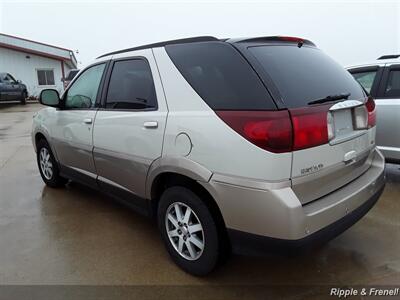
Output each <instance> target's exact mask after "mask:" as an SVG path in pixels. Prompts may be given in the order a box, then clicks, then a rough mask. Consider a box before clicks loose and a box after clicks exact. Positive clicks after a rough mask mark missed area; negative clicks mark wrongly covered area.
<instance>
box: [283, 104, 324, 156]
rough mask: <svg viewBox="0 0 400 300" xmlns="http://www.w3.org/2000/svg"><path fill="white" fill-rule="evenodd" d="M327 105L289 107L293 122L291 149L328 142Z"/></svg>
mask: <svg viewBox="0 0 400 300" xmlns="http://www.w3.org/2000/svg"><path fill="white" fill-rule="evenodd" d="M328 110H329V105H323V106H316V107H305V108H294V109H290V115H291V117H292V123H293V136H294V139H293V150H294V151H295V150H301V149H306V148H311V147H315V146H319V145H323V144H326V143H328V141H329V139H328V126H327V125H328V117H329V115H328Z"/></svg>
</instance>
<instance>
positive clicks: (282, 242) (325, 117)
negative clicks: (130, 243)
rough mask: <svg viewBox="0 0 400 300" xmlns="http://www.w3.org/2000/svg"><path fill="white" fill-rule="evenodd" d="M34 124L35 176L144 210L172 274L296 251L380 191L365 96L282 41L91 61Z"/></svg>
mask: <svg viewBox="0 0 400 300" xmlns="http://www.w3.org/2000/svg"><path fill="white" fill-rule="evenodd" d="M40 101H41V103H42V104H44V105H48V106H51V107H50V108H46V109H43V110H41V111H40V112H39V113H38V114H37V115H36V116H35V117H34V120H33V131H32V139H33V144H34V147H35V150H36V152H37V161H38V165H39V170H40V174H41V176H42V178H43V180H44V182H45V183H46V184H47V185H49V186H51V187H56V186H60V185H63V184H64V183H65V182H66V181H67V179H72V180H76V181H79V182H82V183H84V184H87V185H89V186H92V187H94V188H96V189H99V190H102V191H104V192H106V193H108V194H109V195H110V196H112V197H114V198H116V199H118V200H120V201H123V202H124V203H126V204H128V205H129V206H132V207H134V208H136V209H137V210H139V211H140V212H142V213H145V214H147V215H150V216H155V217H156V218H157V221H158V225H159V229H160V231H161V235H162V238H163V240H164V242H165V245H166V248H167V250H168V252H169V254H170V255H171V257H172V259H173V260H174V261H175V262H176V263H177V264H178V265H179V266H180V267H181V268H183V269H184V270H186V271H187V272H190V273H192V274H196V275H204V274H206V273H208V272H210V271H211V270H212V269H213V268H214V267H215V266H216V265H217V263H218V262H220V261H221V258H224V257H226V255H227V253H228V252H229V250H230V249H233V250H234V251H235V252H238V251H241V252H249V251H252V252H254V251H257V252H260V251H261V252H264V251H271V250H274V249H281V248H283V249H293V248H294V249H298V248H303V247H306V246H307V245H310V244H314V242H319V243H320V242H321V241H326V240H329V239H331V238H333V237H334V236H336V235H337V234H339V233H341V232H342V231H344V230H345V229H347V228H348V227H350V226H351V225H352V224H354V223H355V222H356V221H357V220H358V219H360V218H361V217H362V216H363V215H364V214H366V213H367V211H368V210H369V209H370V208H371V207H372V206H373V205H374V204H375V202H376V201H377V199H378V198H379V196H380V194H381V193H382V190H383V187H384V159H383V156H382V155H381V153H380V152H379V151H378V150H377V149H376V147H375V104H374V101H373V100H372V98H368V97H367V96H366V94H365V93H364V91H363V89H362V88H361V87H360V85H359V84H358V83H357V82H356V81H355V80H354V79H353V78H352V76H351V75H350V74H349V73H348V72H347V71H345V70H344V69H343V68H342V67H340V66H339V65H338V64H336V63H335V62H334V61H332V60H331V59H330V58H329V57H328V56H326V55H325V54H324V53H323V52H322V51H320V50H319V49H317V48H316V47H315V45H314V44H313V43H312V42H310V41H307V40H304V39H300V38H293V37H261V38H248V39H224V40H218V39H216V38H213V37H198V38H190V39H183V40H175V41H169V42H163V43H157V44H152V45H147V46H141V47H137V48H131V49H126V50H122V51H117V52H113V53H109V54H106V55H103V56H101V57H99V58H98V59H97V60H96V61H95V62H94V63H92V64H91V65H89V66H88V67H86V68H85V69H83V70H82V71H80V72H79V74H78V75H77V76H76V77H75V78H74V80H73V81H72V82H71V84H70V85H69V87H68V89H67V90H66V91H65V93H64V94H63V95H62V96H61V97H59V95H58V93H57V91H55V90H44V91H43V92H42V94H41V97H40Z"/></svg>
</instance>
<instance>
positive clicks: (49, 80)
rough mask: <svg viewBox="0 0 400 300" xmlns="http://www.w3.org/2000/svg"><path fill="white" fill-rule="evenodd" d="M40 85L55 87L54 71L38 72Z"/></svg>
mask: <svg viewBox="0 0 400 300" xmlns="http://www.w3.org/2000/svg"><path fill="white" fill-rule="evenodd" d="M37 76H38V82H39V85H54V70H37Z"/></svg>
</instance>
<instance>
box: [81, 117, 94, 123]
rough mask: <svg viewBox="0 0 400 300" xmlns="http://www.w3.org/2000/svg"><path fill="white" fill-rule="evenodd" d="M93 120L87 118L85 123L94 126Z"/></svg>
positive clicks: (84, 120)
mask: <svg viewBox="0 0 400 300" xmlns="http://www.w3.org/2000/svg"><path fill="white" fill-rule="evenodd" d="M92 122H93V121H92V118H86V119H83V123H85V124H92Z"/></svg>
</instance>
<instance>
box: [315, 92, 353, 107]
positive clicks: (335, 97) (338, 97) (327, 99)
mask: <svg viewBox="0 0 400 300" xmlns="http://www.w3.org/2000/svg"><path fill="white" fill-rule="evenodd" d="M350 95H351V94H350V93H342V94H337V95H329V96H326V97H325V98H321V99H317V100H313V101H310V102H308V103H307V104H308V105H313V104H320V103H325V102H330V101H336V100H342V99H348V98H349V96H350Z"/></svg>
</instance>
